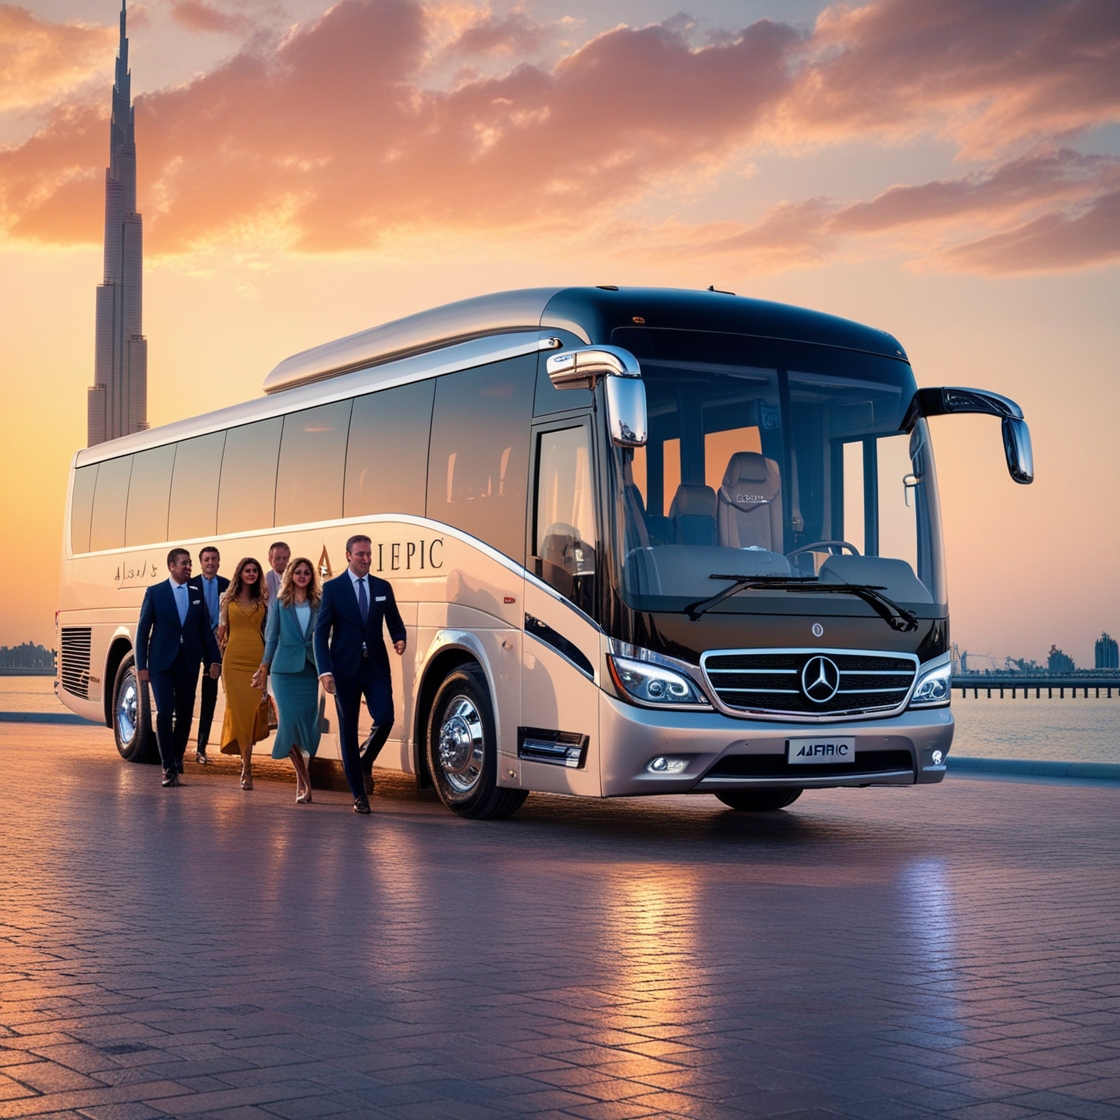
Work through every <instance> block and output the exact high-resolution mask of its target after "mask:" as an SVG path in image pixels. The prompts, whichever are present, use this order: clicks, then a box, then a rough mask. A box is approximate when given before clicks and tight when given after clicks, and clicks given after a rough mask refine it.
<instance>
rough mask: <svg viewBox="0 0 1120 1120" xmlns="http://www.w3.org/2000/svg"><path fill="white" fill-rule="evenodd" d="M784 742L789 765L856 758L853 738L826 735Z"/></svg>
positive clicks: (849, 760) (835, 761) (847, 760)
mask: <svg viewBox="0 0 1120 1120" xmlns="http://www.w3.org/2000/svg"><path fill="white" fill-rule="evenodd" d="M786 744H787V748H788V749H787V757H788V758H789V764H790V766H813V765H820V764H821V763H825V764H827V763H837V762H854V761H855V758H856V741H855V739H843V738H837V737H835V736H832V735H828V736H823V737H821V738H819V739H787V740H786Z"/></svg>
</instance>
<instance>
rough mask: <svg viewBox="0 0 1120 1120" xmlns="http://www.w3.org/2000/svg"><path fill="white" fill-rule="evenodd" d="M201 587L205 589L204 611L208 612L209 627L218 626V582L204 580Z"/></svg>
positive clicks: (215, 580)
mask: <svg viewBox="0 0 1120 1120" xmlns="http://www.w3.org/2000/svg"><path fill="white" fill-rule="evenodd" d="M202 586H203V587H205V588H206V609H207V610H208V611H209V612H210V626H211V628H217V625H218V580H217V578H215V579H204V580H203V581H202Z"/></svg>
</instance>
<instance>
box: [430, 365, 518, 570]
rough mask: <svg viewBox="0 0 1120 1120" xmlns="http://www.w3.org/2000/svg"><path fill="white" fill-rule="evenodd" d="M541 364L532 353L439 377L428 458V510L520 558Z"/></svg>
mask: <svg viewBox="0 0 1120 1120" xmlns="http://www.w3.org/2000/svg"><path fill="white" fill-rule="evenodd" d="M536 367H537V356H536V354H527V355H525V356H523V357H519V358H510V359H508V360H507V361H504V362H494V363H493V364H491V365H486V366H479V367H478V368H477V369H465V370H461V371H460V372H459V373H451V374H447V375H446V376H444V377H440V378H438V379H437V382H436V401H435V411H434V414H433V417H432V444H431V452H430V455H429V459H428V516H429V517H430V518H433V519H434V520H436V521H446V522H447V523H448V524H449V525H454V526H455V527H456V528H459V529H462V530H464V532H467V533H470V534H471V535H472V536H475V537H478V538H479V540H482V541H485V542H486V544H488V545H490V546H491V547H493V548H496V549H498V550H499V551H500V552H504V553H505V555H506V556H509V557H510V558H511V559H514V560H517V561H519V562H521V561H523V560H524V558H525V491H526V488H527V483H528V473H529V424H530V421H531V419H532V412H533V388H534V382H535V377H536Z"/></svg>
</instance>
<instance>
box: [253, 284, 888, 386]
mask: <svg viewBox="0 0 1120 1120" xmlns="http://www.w3.org/2000/svg"><path fill="white" fill-rule="evenodd" d="M635 323H641V324H644V325H645V326H647V327H650V328H654V329H656V328H658V327H666V328H673V329H676V330H701V331H721V332H727V333H731V334H747V335H756V336H758V337H762V338H777V339H787V340H796V341H799V342H815V343H818V344H820V345H826V346H838V347H842V348H844V349H848V350H861V351H865V352H867V353H871V354H881V355H884V356H886V357H889V358H901V359H902V360H906V354H905V352H904V351H903V349H902V347H901V346H900V345H899V344H898V342H897V340H896V339H894V338H893V337H892V336H891V335H889V334H887V333H886V332H885V331H880V330H876V329H874V328H873V327H865V326H863V325H862V324H860V323H854V322H852V321H851V320H849V319H841V318H838V317H837V316H835V315H825V314H823V313H822V312H819V311H809V310H807V309H805V308H802V307H792V306H790V305H788V304H783V303H772V302H770V301H768V300H760V299H747V298H745V297H742V296H736V295H733V294H731V293H730V292H717V291H706V292H696V291H689V290H686V289H673V288H615V287H607V286H604V287H594V288H526V289H522V290H519V291H510V292H497V293H495V294H493V295H488V296H477V297H475V298H474V299H465V300H460V301H459V302H457V303H448V304H444V305H443V306H442V307H435V308H432V309H431V310H430V311H422V312H420V313H419V314H418V315H409V316H407V317H405V318H403V319H395V320H393V321H392V322H389V323H384V324H382V325H381V326H378V327H372V328H370V329H369V330H365V331H359V332H358V333H357V334H352V335H348V336H347V337H345V338H340V339H335V340H334V341H333V342H328V343H325V344H324V345H322V346H316V347H313V348H312V349H310V350H304V351H302V352H301V353H298V354H293V355H292V356H291V357H290V358H285V359H284V361H282V362H280V364H279V365H277V366H276V367H275V368H274V369H273V370H272V371H271V372H270V373H269V374H268V376H267V377H266V378H265V380H264V391H265V392H266V393H278V392H282V391H283V390H285V389H291V388H294V387H295V386H297V385H306V384H308V383H310V382H313V381H321V380H323V379H324V378H328V377H336V376H338V375H339V374H343V373H349V372H350V371H351V370H355V369H361V368H363V367H368V366H371V365H378V364H381V363H384V362H391V361H394V360H396V359H397V358H403V357H407V356H410V355H413V354H421V353H424V352H425V351H430V350H436V349H439V348H441V347H444V346H449V345H453V344H455V343H457V342H465V341H468V340H470V339H474V338H482V337H486V336H491V335H496V334H511V333H514V332H520V331H527V330H549V329H563V330H568V331H571V332H572V333H573V334H575V335H576V336H577V337H579V338H582V339H583V340H584V341H585V342H587V343H608V342H610V336H611V332H612V331H613V330H614V329H615V328H616V327H629V326H632V325H634V324H635Z"/></svg>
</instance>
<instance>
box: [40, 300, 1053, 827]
mask: <svg viewBox="0 0 1120 1120" xmlns="http://www.w3.org/2000/svg"><path fill="white" fill-rule="evenodd" d="M264 393H265V395H264V396H263V397H261V398H260V399H258V400H254V401H249V402H247V403H245V404H240V405H236V406H234V407H232V408H226V409H222V410H220V411H218V412H212V413H209V414H207V415H204V416H200V417H197V418H194V419H190V420H183V421H180V422H178V423H174V424H168V425H166V426H165V427H162V428H157V429H153V430H151V431H146V432H141V433H138V434H136V435H132V436H127V437H125V438H122V439H118V440H114V441H112V442H109V443H103V444H100V445H99V446H96V447H92V448H88V449H86V450H84V451H80V452H78V454H77V455H76V456H75V458H74V463H73V469H72V473H71V480H70V488H69V496H68V501H67V506H66V529H65V544H64V548H63V560H62V586H61V592H60V610H59V614H58V625H59V635H58V648H59V650H60V651H61V656H60V660H59V681H58V690H59V695H60V697H61V698H62V699H63V701H64V702H65V703H66V704H68V705H69V706H70V707H71V708H72V709H73V710H74V711H76V712H79V713H80V714H82V715H84V716H88V717H91V718H95V719H98V720H104V721H105V723H106V724H107V725H108V726H110V727H112V729H113V732H114V735H115V737H116V744H117V747H118V749H119V751H120V753H121V755H122V756H123V757H124V758H126V759H129V760H132V761H140V760H144V759H147V758H150V757H152V756H153V733H152V719H151V712H150V706H149V700H148V696H147V690H146V689H143V688H140V687H139V684H138V681H137V676H136V670H135V664H134V660H133V644H134V635H135V628H136V622H137V615H138V612H139V608H140V602H141V598H142V596H143V593H144V588H145V587H146V586H147V585H149V584H151V583H154V582H156V581H158V580H160V579H163V578H165V577H166V570H165V562H164V558H165V555H166V553H167V551H168V549H169V547H171V546H172V545H182V546H185V547H186V548H188V549H190V550H191V552H192V554H194V555H195V556H196V557H197V555H198V552H199V550H200V549H201V548H202V547H203V546H204V545H208V544H216V545H218V546H219V548H220V549H221V552H222V556H223V560H224V563H225V566H226V568H227V570H228V569H230V568H231V567H232V565H233V563H235V562H236V561H237V559H238V558H239V557H241V556H247V555H251V556H257V557H262V558H263V557H264V555H265V554H266V552H267V548H268V544H269V542H270V541H272V540H273V539H276V538H280V537H282V538H283V539H284V540H286V541H287V542H288V543H289V544H290V545H291V547H292V552H293V555H297V556H298V555H303V556H308V557H311V558H312V560H313V561H314V562H317V563H318V565H319V569H320V572H321V574H322V575H323V577H328V576H330V575H332V574H338V573H339V572H341V571H342V570H343V568H344V567H345V563H346V561H345V556H344V543H345V541H346V539H347V537H349V536H350V535H351V534H353V533H357V532H362V533H366V534H368V535H369V536H370V537H371V538H372V541H373V556H374V563H373V571H375V572H376V573H377V574H378V575H380V576H383V577H384V578H386V579H389V580H390V581H392V583H393V586H394V589H395V591H396V597H397V601H398V603H399V604H400V608H401V613H402V616H403V618H404V620H405V623H406V625H407V627H408V633H409V639H410V640H409V646H408V652H407V655H406V657H405V659H404V663H403V665H401V664H394V668H393V671H394V682H393V684H394V694H395V702H396V709H397V722H396V726H395V728H394V730H393V734H394V736H395V738H394V739H391V740H390V742H389V744H388V745H387V746H386V749H385V750H384V751H383V752H382V755H381V761H380V765H388V766H390V767H392V768H395V769H400V770H402V771H405V772H408V773H412V774H415V775H416V776H417V779H418V781H419V782H420V783H421V784H422V785H427V784H432V785H434V786H435V788H436V790H437V791H438V793H439V796H440V798H441V799H442V800H443V801H444V803H445V804H446V805H447V806H448V807H449V808H451V809H453V810H454V811H455V812H457V813H460V814H462V815H464V816H468V817H499V816H506V815H508V814H510V813H512V812H514V811H515V810H516V809H517V808H518V806H520V805H521V803H522V802H523V801H524V799H525V797H526V795H527V793H528V792H529V791H531V790H544V791H548V792H552V793H568V794H582V795H587V796H596V797H616V796H625V795H635V794H653V793H708V794H714V795H715V796H716V797H718V798H719V799H720V800H721V801H723V802H724V803H725V804H727V805H729V806H731V807H732V808H735V809H742V810H771V809H777V808H781V807H783V806H786V805H788V804H790V803H791V802H793V801H794V800H795V799H796V798H797V797H798V796H799V795H800V794H801V793H802V791H803V790H806V789H820V788H823V787H829V786H872V785H912V784H915V783H928V782H937V781H940V780H941V778H942V777H943V775H944V773H945V760H946V756H947V754H948V752H949V747H950V743H951V741H952V737H953V720H952V716H951V714H950V710H949V699H950V694H951V690H950V663H949V613H948V606H947V600H946V592H945V580H944V574H943V570H942V556H941V526H940V520H939V511H938V499H937V484H936V478H935V474H934V462H933V453H932V449H931V446H930V437H929V431H928V428H927V424H926V417H928V416H931V415H938V414H943V413H954V412H982V413H989V414H991V415H993V416H996V417H998V418H999V419H1000V421H1001V427H1002V436H1003V443H1004V450H1005V453H1006V457H1007V464H1008V468H1009V470H1010V473H1011V476H1012V478H1013V479H1015V481H1017V482H1022V483H1027V482H1030V481H1031V478H1032V473H1033V467H1032V463H1031V450H1030V438H1029V433H1028V431H1027V427H1026V424H1025V422H1024V420H1023V416H1022V412H1021V411H1020V409H1019V408H1018V406H1017V405H1016V404H1014V403H1013V402H1012V401H1010V400H1008V399H1007V398H1005V397H1002V396H999V395H997V394H995V393H990V392H986V391H983V390H978V389H961V388H940V389H918V388H917V386H916V384H915V380H914V374H913V372H912V370H911V368H910V364H909V362H908V360H907V357H906V354H905V353H904V351H903V349H902V347H901V346H900V345H899V344H898V342H896V341H895V339H894V338H892V337H891V336H890V335H888V334H885V333H883V332H882V331H878V330H872V329H870V328H868V327H864V326H860V325H858V324H856V323H852V322H848V321H846V320H843V319H838V318H834V317H832V316H828V315H823V314H818V313H816V312H811V311H805V310H800V309H797V308H793V307H786V306H782V305H779V304H774V303H765V302H761V301H758V300H751V299H742V298H737V297H735V296H733V295H730V294H726V293H721V292H713V291H708V292H682V291H664V290H649V289H617V288H613V287H602V288H568V289H543V290H542V289H535V290H530V291H516V292H506V293H502V294H498V295H493V296H486V297H482V298H478V299H471V300H466V301H463V302H460V303H455V304H450V305H448V306H446V307H441V308H437V309H435V310H433V311H428V312H425V313H423V314H420V315H414V316H410V317H409V318H405V319H400V320H398V321H396V322H392V323H388V324H386V325H384V326H380V327H375V328H374V329H372V330H368V331H364V332H362V333H359V334H355V335H351V336H350V337H348V338H343V339H340V340H338V341H335V342H329V343H327V344H326V345H323V346H319V347H316V348H315V349H313V350H308V351H305V352H303V353H300V354H296V355H294V356H293V357H291V358H288V359H287V360H285V361H283V362H281V363H280V364H279V365H278V366H277V367H276V368H275V369H274V370H272V372H271V373H270V374H269V375H268V377H267V378H266V379H265V382H264ZM333 716H334V713H333V710H330V709H326V708H325V707H324V721H325V727H326V730H327V732H328V733H327V734H326V735H325V736H324V744H323V748H322V752H321V753H322V754H323V755H324V756H325V757H331V754H332V750H333V753H334V755H335V757H337V750H338V748H337V738H335V737H334V736H332V735H331V734H330V730H331V729H330V724H331V722H333ZM220 717H221V713H220V709H219V714H218V718H219V719H220Z"/></svg>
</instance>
